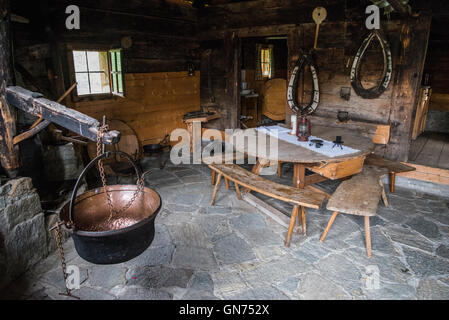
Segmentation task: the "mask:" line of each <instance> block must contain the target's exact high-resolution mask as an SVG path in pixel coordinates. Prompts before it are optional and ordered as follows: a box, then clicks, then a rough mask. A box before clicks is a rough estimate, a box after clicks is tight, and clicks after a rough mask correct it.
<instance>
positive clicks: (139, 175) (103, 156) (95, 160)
mask: <svg viewBox="0 0 449 320" xmlns="http://www.w3.org/2000/svg"><path fill="white" fill-rule="evenodd" d="M111 154H119V155H121V156H122V157H124V158H126V159H127V160H128V161H129V162H131V164H132V166H133V167H134V170H135V171H136V175H137V181H139V179H140V177H141V172H140V169H139V168H138V167H137V166H136V164H135V163H134V161H133V159H132V157H131V156H130V155H129V154H127V153H125V152H122V151H106V152H105V153H102V154H100V155H99V156H96V157H95V158H94V159H92V160H91V161H90V162H89V163H88V164H87V166H86V167H85V168H84V169H83V171H82V172H81V174H80V176H79V177H78V180H77V181H76V183H75V187H74V188H73V192H72V197H71V198H70V206H69V223H70V224H71V225H73V206H74V205H75V198H76V193H77V191H78V188H79V185H80V183H81V179H82V178H83V177H84V175H85V174H86V172H87V170H89V169H90V168H91V167H92V166H93V165H94V164H95V163H96V162H97V161H99V160H101V159H103V158H108V157H109V156H110V155H111Z"/></svg>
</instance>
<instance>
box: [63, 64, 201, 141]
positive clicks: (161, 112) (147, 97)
mask: <svg viewBox="0 0 449 320" xmlns="http://www.w3.org/2000/svg"><path fill="white" fill-rule="evenodd" d="M125 83H126V93H127V94H126V98H121V97H115V98H113V99H110V100H96V101H95V100H94V101H87V102H75V103H69V105H70V106H71V107H73V108H74V109H76V110H78V111H80V112H83V113H85V114H87V115H89V116H91V117H94V118H96V119H101V118H102V116H103V115H106V117H107V118H108V119H120V120H122V121H124V122H126V123H127V124H128V125H129V126H130V127H131V128H133V129H134V131H135V132H136V134H137V137H138V139H139V141H140V142H141V143H142V144H145V143H155V142H157V140H158V139H161V138H162V137H163V136H164V135H165V133H170V132H171V131H172V130H173V129H176V128H186V126H185V124H184V123H183V122H182V116H183V115H184V114H185V113H187V112H189V111H194V110H198V109H199V105H200V92H199V90H200V88H199V86H200V75H199V72H197V73H196V74H195V76H193V77H189V76H188V75H187V72H185V71H181V72H159V73H128V74H126V75H125Z"/></svg>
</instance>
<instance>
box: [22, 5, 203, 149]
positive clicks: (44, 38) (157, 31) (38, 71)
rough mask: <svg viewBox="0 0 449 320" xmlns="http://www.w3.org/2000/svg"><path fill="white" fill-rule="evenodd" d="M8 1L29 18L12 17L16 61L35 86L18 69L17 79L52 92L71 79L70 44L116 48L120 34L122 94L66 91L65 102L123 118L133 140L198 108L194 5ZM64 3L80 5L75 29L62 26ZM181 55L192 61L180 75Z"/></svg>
mask: <svg viewBox="0 0 449 320" xmlns="http://www.w3.org/2000/svg"><path fill="white" fill-rule="evenodd" d="M13 2H14V3H13V10H14V13H16V14H19V15H22V16H24V17H27V18H28V19H30V24H16V23H15V24H14V25H13V26H14V29H15V30H14V31H15V38H14V41H15V52H16V54H15V55H16V57H17V62H19V63H20V64H22V65H23V66H24V67H25V69H26V70H27V71H28V72H29V73H30V75H31V76H32V77H33V78H34V80H35V81H34V82H35V83H37V84H38V86H39V88H36V86H33V84H32V83H30V81H25V79H23V77H22V76H21V75H19V80H20V81H21V83H20V85H24V86H25V87H27V88H29V89H31V90H36V91H41V92H42V91H44V92H43V93H44V94H45V95H46V96H48V97H50V98H51V99H57V98H58V97H59V96H60V95H61V94H62V93H63V92H64V91H65V89H67V88H69V87H70V86H71V85H72V83H73V81H74V77H73V74H72V72H71V70H70V67H69V65H70V64H69V60H70V59H71V55H70V48H71V47H73V48H77V49H79V50H82V49H83V48H85V49H93V50H94V49H96V48H97V49H105V48H106V49H107V48H109V49H113V48H121V47H122V43H121V42H122V39H123V38H125V37H127V38H130V39H131V42H132V43H131V47H130V48H124V49H123V54H122V57H123V69H124V72H125V98H120V97H111V98H108V99H104V98H100V97H94V96H92V97H89V98H87V99H86V98H83V100H82V101H79V99H77V97H76V96H75V94H72V95H71V96H69V97H68V98H67V99H66V100H65V101H64V103H65V104H66V105H68V106H72V107H74V108H76V109H78V110H80V111H81V112H84V113H86V114H88V115H91V116H93V117H95V118H97V119H101V117H102V115H103V114H105V115H107V116H108V118H115V119H120V120H123V121H125V122H126V123H128V124H129V125H130V126H131V127H132V128H133V129H134V130H135V131H136V132H137V134H138V136H139V139H140V140H141V142H145V141H146V140H149V139H150V140H151V139H155V140H157V139H160V138H162V137H163V136H164V135H165V133H166V132H167V131H168V132H170V130H171V129H173V128H175V127H180V126H181V127H182V126H183V124H182V116H183V114H185V113H187V112H189V111H193V110H198V109H199V108H200V104H199V97H200V91H199V78H200V72H199V66H200V64H199V56H200V55H199V41H198V38H197V28H198V26H197V10H196V9H195V8H192V7H191V6H190V5H188V4H182V2H180V1H178V2H176V1H160V0H146V1H141V0H127V1H115V0H102V1H96V0H77V1H69V0H42V1H36V2H32V3H30V2H28V1H24V0H17V1H13ZM70 4H76V5H77V6H79V8H80V17H81V21H80V29H79V30H68V29H66V27H65V20H66V18H67V16H68V15H67V14H66V13H65V8H66V7H67V6H68V5H70ZM55 48H56V49H57V50H58V52H57V53H56V54H55ZM188 62H193V63H194V64H195V65H196V70H197V71H196V73H195V76H194V77H188V75H187V63H188ZM58 66H59V68H58ZM74 101H78V102H74Z"/></svg>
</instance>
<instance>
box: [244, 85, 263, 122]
mask: <svg viewBox="0 0 449 320" xmlns="http://www.w3.org/2000/svg"><path fill="white" fill-rule="evenodd" d="M241 98H242V102H241V108H242V111H241V115H242V116H244V117H250V118H248V119H242V120H241V121H242V123H243V124H244V125H245V126H246V127H248V128H253V127H257V125H258V124H259V122H260V119H259V117H260V116H261V114H260V112H259V95H258V94H257V93H253V94H247V95H242V96H241Z"/></svg>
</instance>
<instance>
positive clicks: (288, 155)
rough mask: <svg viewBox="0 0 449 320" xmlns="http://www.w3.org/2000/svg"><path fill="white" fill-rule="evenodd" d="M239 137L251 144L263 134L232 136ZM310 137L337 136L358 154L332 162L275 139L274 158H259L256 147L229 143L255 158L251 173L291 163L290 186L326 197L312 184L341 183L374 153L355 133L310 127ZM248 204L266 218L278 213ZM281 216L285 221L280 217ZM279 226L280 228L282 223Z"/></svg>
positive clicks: (251, 132) (246, 132) (257, 203)
mask: <svg viewBox="0 0 449 320" xmlns="http://www.w3.org/2000/svg"><path fill="white" fill-rule="evenodd" d="M239 135H245V136H250V139H255V140H253V141H256V140H257V135H261V136H259V137H262V138H265V137H264V134H263V133H261V132H259V131H257V130H255V129H254V128H251V129H246V130H242V131H241V132H240V133H237V134H236V135H235V136H236V138H238V136H239ZM312 135H314V136H316V137H319V138H321V139H324V140H328V141H334V140H335V137H336V136H337V135H338V136H341V137H342V140H343V141H344V145H345V146H348V147H351V148H353V149H357V150H360V151H359V152H357V153H353V154H347V155H343V156H337V157H333V158H332V157H328V156H326V155H323V154H321V153H318V152H315V151H312V150H310V149H307V148H303V147H301V146H298V145H294V144H291V143H289V142H287V141H284V140H280V139H278V140H277V143H278V153H277V155H276V154H270V153H269V152H267V154H262V155H261V152H260V150H257V143H247V142H245V143H243V144H242V143H241V141H242V140H240V141H239V140H238V139H237V140H234V139H233V140H232V141H230V142H231V143H232V144H233V145H234V147H235V149H236V150H237V151H238V152H241V153H245V154H246V155H248V156H251V157H256V158H257V162H256V164H255V165H254V166H253V168H252V172H253V173H256V174H260V171H261V170H262V168H263V167H264V166H266V165H267V164H269V163H278V164H279V162H292V163H293V164H294V169H293V186H296V187H298V188H305V187H307V188H311V189H314V190H316V191H318V192H321V193H325V194H326V195H327V196H329V194H327V193H326V192H325V191H323V190H321V189H320V188H318V187H316V186H313V184H315V183H318V182H321V181H324V180H327V179H332V180H335V179H341V178H345V177H349V176H351V175H354V174H357V173H359V172H360V171H361V170H362V167H363V162H364V160H365V157H366V156H367V155H368V154H370V153H371V152H372V151H373V149H374V144H373V142H372V141H371V139H369V138H366V137H364V136H363V135H362V134H361V133H360V132H358V131H356V130H348V129H343V128H329V127H324V126H313V127H312ZM251 136H252V137H251ZM237 141H239V142H240V143H239V142H237ZM267 141H269V138H267ZM276 156H277V157H276ZM306 169H309V170H311V171H313V172H315V174H312V175H309V176H306ZM246 200H248V199H246ZM249 200H250V201H248V202H250V203H251V204H253V205H255V206H256V207H258V208H259V209H260V210H262V212H265V213H266V214H268V215H270V216H272V215H273V214H275V215H276V216H279V211H277V210H276V209H274V208H273V207H271V206H269V205H267V204H262V201H261V200H258V199H257V198H255V197H251V199H249ZM268 212H269V213H268ZM282 215H283V216H284V217H286V216H285V215H284V214H282ZM279 218H281V217H279ZM284 221H285V225H287V226H288V222H289V221H288V219H287V220H284ZM282 224H283V225H284V223H282Z"/></svg>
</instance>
